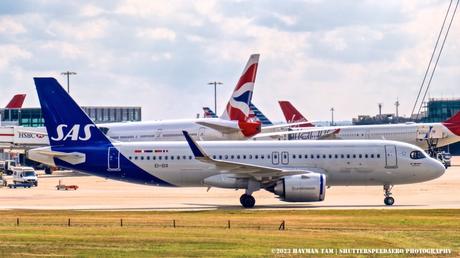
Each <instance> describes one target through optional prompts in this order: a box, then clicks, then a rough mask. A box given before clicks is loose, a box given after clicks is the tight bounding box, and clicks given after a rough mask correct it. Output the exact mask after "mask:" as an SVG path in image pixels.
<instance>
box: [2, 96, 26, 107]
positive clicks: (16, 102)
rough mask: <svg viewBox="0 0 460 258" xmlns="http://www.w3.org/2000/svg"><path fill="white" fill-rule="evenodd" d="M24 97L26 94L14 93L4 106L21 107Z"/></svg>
mask: <svg viewBox="0 0 460 258" xmlns="http://www.w3.org/2000/svg"><path fill="white" fill-rule="evenodd" d="M25 98H26V94H16V95H14V96H13V98H12V99H11V100H10V102H9V103H8V105H6V107H5V108H22V104H23V103H24V99H25Z"/></svg>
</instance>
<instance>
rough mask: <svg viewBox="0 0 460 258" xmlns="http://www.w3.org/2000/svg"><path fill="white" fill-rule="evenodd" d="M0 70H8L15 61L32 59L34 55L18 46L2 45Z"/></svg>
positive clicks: (0, 48) (0, 47)
mask: <svg viewBox="0 0 460 258" xmlns="http://www.w3.org/2000/svg"><path fill="white" fill-rule="evenodd" d="M0 56H1V58H0V70H3V69H7V68H8V67H9V65H10V64H11V63H12V62H14V61H19V60H21V59H25V60H27V59H30V58H31V57H32V54H31V53H30V52H29V51H27V50H25V49H22V48H20V47H18V46H16V45H12V44H7V45H0Z"/></svg>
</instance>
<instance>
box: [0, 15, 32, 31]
mask: <svg viewBox="0 0 460 258" xmlns="http://www.w3.org/2000/svg"><path fill="white" fill-rule="evenodd" d="M24 32H26V29H25V28H24V26H23V25H22V24H21V23H19V22H17V21H15V20H14V19H13V18H11V17H8V16H7V17H0V34H1V33H6V34H19V33H24Z"/></svg>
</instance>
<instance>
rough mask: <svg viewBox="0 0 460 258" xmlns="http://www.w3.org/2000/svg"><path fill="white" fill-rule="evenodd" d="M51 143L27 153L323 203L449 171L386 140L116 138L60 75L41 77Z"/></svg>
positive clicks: (249, 203) (133, 177) (154, 181)
mask: <svg viewBox="0 0 460 258" xmlns="http://www.w3.org/2000/svg"><path fill="white" fill-rule="evenodd" d="M34 80H35V85H36V88H37V93H38V97H39V100H40V104H41V107H42V111H43V116H44V119H45V125H46V128H47V131H48V134H49V136H50V146H49V147H42V148H37V149H32V150H30V151H29V152H28V157H29V158H30V159H32V160H35V161H38V162H42V163H45V164H48V165H51V166H56V165H57V166H59V167H66V168H69V169H73V170H78V171H83V172H87V173H89V174H93V175H97V176H101V177H105V178H112V179H117V180H124V181H129V182H134V183H140V184H150V185H163V186H179V187H180V186H188V187H189V186H204V187H221V188H230V189H245V194H243V195H242V196H241V198H240V202H241V204H242V205H243V206H244V207H246V208H250V207H253V206H254V204H255V199H254V197H253V196H252V193H253V192H255V191H258V190H260V189H265V190H267V191H270V192H273V193H274V194H275V195H277V196H278V198H280V199H281V200H283V201H287V202H314V201H322V200H324V198H325V195H326V186H338V185H364V186H367V185H383V186H384V191H385V200H384V202H385V204H387V205H392V204H393V203H394V199H393V197H391V191H390V190H391V187H392V186H393V185H396V184H410V183H418V182H423V181H427V180H431V179H434V178H437V177H439V176H441V175H442V174H443V173H444V171H445V168H444V166H443V165H442V164H441V163H440V162H439V161H437V160H435V159H432V158H430V157H429V156H428V155H427V154H426V153H425V152H424V151H423V150H422V149H420V148H419V147H417V146H414V145H410V144H407V143H400V142H395V141H386V140H364V141H363V140H359V141H354V140H351V141H260V142H257V141H214V142H200V143H197V142H196V141H195V140H193V139H192V138H191V137H190V135H189V134H188V133H187V132H185V131H184V132H183V134H184V138H185V139H186V140H187V141H186V142H185V141H183V142H117V141H114V140H112V139H110V138H108V137H106V135H104V134H103V133H102V132H101V131H100V130H99V129H98V128H97V127H96V125H94V124H93V123H92V121H91V120H90V119H89V117H88V116H87V115H86V114H85V113H84V112H83V111H82V110H81V108H80V107H79V106H78V105H77V104H76V103H75V102H74V100H73V99H72V98H71V97H70V96H69V95H68V94H67V92H66V91H65V90H64V89H63V88H62V87H61V86H60V85H59V83H58V82H57V81H56V80H55V79H54V78H35V79H34Z"/></svg>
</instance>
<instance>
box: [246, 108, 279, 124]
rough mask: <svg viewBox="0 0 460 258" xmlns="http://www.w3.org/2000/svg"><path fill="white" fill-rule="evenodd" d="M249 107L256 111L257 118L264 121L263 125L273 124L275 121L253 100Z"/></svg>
mask: <svg viewBox="0 0 460 258" xmlns="http://www.w3.org/2000/svg"><path fill="white" fill-rule="evenodd" d="M249 108H250V109H251V111H252V112H253V113H254V115H255V117H257V120H259V121H260V122H261V123H262V125H264V126H270V125H273V123H272V122H271V121H270V120H269V119H268V118H267V117H266V116H265V115H264V114H263V113H262V111H260V110H259V109H258V108H257V107H256V106H255V105H254V104H253V103H252V102H251V103H250V104H249Z"/></svg>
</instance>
